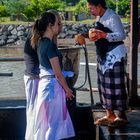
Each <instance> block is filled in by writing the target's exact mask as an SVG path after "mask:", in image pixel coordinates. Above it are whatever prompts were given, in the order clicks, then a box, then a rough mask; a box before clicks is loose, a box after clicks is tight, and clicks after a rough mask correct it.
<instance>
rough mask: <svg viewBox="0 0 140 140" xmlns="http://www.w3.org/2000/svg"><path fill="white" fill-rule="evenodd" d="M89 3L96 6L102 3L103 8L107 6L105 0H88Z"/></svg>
mask: <svg viewBox="0 0 140 140" xmlns="http://www.w3.org/2000/svg"><path fill="white" fill-rule="evenodd" d="M87 2H88V3H89V4H92V5H94V6H97V5H99V4H100V5H101V6H102V7H103V8H106V1H105V0H87Z"/></svg>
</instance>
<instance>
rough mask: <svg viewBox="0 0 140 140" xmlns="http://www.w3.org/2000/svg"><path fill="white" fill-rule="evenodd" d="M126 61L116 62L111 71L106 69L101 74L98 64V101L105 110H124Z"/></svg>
mask: <svg viewBox="0 0 140 140" xmlns="http://www.w3.org/2000/svg"><path fill="white" fill-rule="evenodd" d="M125 67H126V59H124V58H122V60H121V61H120V62H116V63H115V64H114V66H113V69H108V70H106V72H105V73H104V74H103V73H102V70H101V69H100V68H101V65H100V64H99V63H98V66H97V73H98V89H99V94H100V101H101V103H102V105H103V107H104V108H105V109H112V110H126V108H127V106H126V100H127V93H126V85H125V83H126V78H125V74H126V69H125Z"/></svg>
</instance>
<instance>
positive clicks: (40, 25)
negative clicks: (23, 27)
mask: <svg viewBox="0 0 140 140" xmlns="http://www.w3.org/2000/svg"><path fill="white" fill-rule="evenodd" d="M55 21H56V17H55V15H54V14H53V13H49V12H45V13H43V14H42V16H41V18H40V19H37V20H36V21H35V23H34V25H33V28H32V38H31V45H32V47H33V48H34V49H36V46H37V43H38V40H39V38H40V37H42V36H43V34H44V32H45V31H46V28H47V27H48V25H49V24H52V25H54V24H55Z"/></svg>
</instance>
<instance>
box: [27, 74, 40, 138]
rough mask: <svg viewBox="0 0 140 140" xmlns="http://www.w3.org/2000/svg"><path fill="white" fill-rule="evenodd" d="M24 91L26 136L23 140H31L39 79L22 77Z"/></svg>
mask: <svg viewBox="0 0 140 140" xmlns="http://www.w3.org/2000/svg"><path fill="white" fill-rule="evenodd" d="M24 83H25V91H26V134H25V140H33V135H34V124H35V120H34V116H35V113H36V112H35V111H36V100H37V94H38V83H39V78H33V77H30V76H26V75H24Z"/></svg>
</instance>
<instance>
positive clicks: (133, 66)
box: [129, 0, 140, 106]
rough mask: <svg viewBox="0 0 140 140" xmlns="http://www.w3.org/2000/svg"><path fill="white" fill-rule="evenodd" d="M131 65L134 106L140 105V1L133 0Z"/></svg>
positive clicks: (131, 102)
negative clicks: (139, 88) (139, 9)
mask: <svg viewBox="0 0 140 140" xmlns="http://www.w3.org/2000/svg"><path fill="white" fill-rule="evenodd" d="M130 25H131V26H130V28H131V30H130V33H131V34H130V65H129V103H130V105H132V106H134V105H135V106H137V105H138V104H139V105H140V102H138V103H136V101H138V94H137V85H138V80H137V70H138V66H137V63H138V44H139V31H138V29H139V24H138V0H131V24H130Z"/></svg>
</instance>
